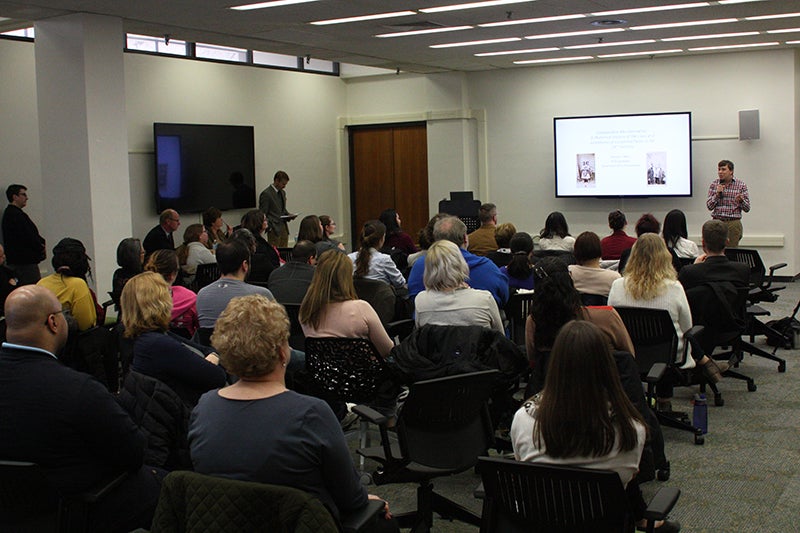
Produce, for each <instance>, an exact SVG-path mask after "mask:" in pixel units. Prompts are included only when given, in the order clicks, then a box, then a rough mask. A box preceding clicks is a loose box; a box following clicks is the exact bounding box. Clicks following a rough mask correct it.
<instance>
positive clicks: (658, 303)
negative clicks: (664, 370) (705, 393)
mask: <svg viewBox="0 0 800 533" xmlns="http://www.w3.org/2000/svg"><path fill="white" fill-rule="evenodd" d="M626 281H627V279H626V278H624V277H623V278H620V279H618V280H616V281H615V282H614V283H612V284H611V291H610V292H609V293H608V305H610V306H613V307H616V306H622V307H646V308H648V309H666V310H667V311H669V316H670V317H671V318H672V324H673V325H674V326H675V332H676V333H677V334H678V353H676V354H675V360H676V361H679V360H680V359H681V358H682V357H683V334H684V333H685V332H686V331H689V329H690V328H691V327H692V312H691V310H690V309H689V301H688V300H687V299H686V293H685V292H684V290H683V285H681V284H680V283H679V282H678V281H677V280H664V288H663V289H662V291H661V293H660V294H659V295H658V296H656V297H655V298H651V299H649V300H639V299H635V298H634V297H633V296H631V295H630V293H629V292H628V290H627V287H626V286H625V283H626ZM694 366H695V362H694V359H692V357H691V356H687V357H686V362H685V363H684V364H683V366H682V367H681V368H694Z"/></svg>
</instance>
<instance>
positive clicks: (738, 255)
mask: <svg viewBox="0 0 800 533" xmlns="http://www.w3.org/2000/svg"><path fill="white" fill-rule="evenodd" d="M725 255H726V256H727V258H728V259H729V260H730V261H736V262H738V263H744V264H746V265H747V266H748V267H750V286H751V287H760V286H761V285H762V284H763V283H764V276H766V273H767V269H766V267H765V266H764V262H763V261H762V260H761V256H760V255H759V253H758V250H750V249H748V248H726V249H725Z"/></svg>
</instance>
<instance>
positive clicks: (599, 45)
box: [564, 39, 656, 50]
mask: <svg viewBox="0 0 800 533" xmlns="http://www.w3.org/2000/svg"><path fill="white" fill-rule="evenodd" d="M654 42H656V40H655V39H641V40H639V41H619V42H616V43H593V44H576V45H573V46H565V47H564V50H580V49H582V48H605V47H608V46H627V45H634V44H649V43H654Z"/></svg>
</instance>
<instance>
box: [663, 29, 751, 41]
mask: <svg viewBox="0 0 800 533" xmlns="http://www.w3.org/2000/svg"><path fill="white" fill-rule="evenodd" d="M748 35H758V32H757V31H740V32H736V33H713V34H711V33H709V34H706V35H687V36H686V37H665V38H663V39H659V41H664V42H671V41H697V40H700V39H722V38H723V37H747V36H748Z"/></svg>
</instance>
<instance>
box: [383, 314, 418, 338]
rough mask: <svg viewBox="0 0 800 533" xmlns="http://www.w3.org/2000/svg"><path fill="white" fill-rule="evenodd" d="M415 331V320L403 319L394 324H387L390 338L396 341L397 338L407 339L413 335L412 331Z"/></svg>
mask: <svg viewBox="0 0 800 533" xmlns="http://www.w3.org/2000/svg"><path fill="white" fill-rule="evenodd" d="M413 329H414V319H413V318H403V319H401V320H395V321H393V322H389V323H387V324H386V333H387V334H388V335H389V338H391V339H394V338H395V337H396V336H399V337H402V338H401V339H400V340H403V338H405V337H407V336H408V335H410V334H411V331H412V330H413Z"/></svg>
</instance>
